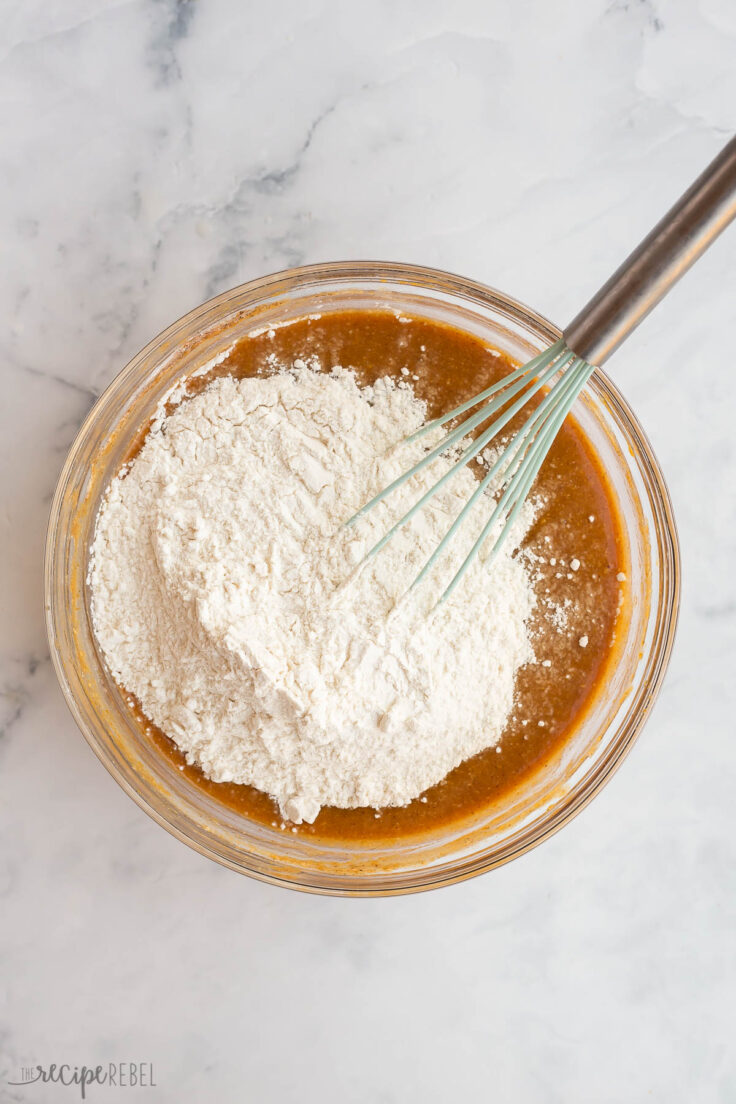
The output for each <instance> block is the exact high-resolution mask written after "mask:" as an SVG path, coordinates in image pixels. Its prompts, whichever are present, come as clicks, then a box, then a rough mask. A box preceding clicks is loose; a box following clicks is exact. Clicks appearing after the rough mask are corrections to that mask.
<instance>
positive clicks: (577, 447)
mask: <svg viewBox="0 0 736 1104" xmlns="http://www.w3.org/2000/svg"><path fill="white" fill-rule="evenodd" d="M270 354H274V355H275V357H276V358H277V359H278V361H280V362H286V363H289V362H291V361H293V360H294V359H295V358H297V357H303V358H305V357H309V356H312V355H316V356H317V357H318V358H319V360H320V362H321V363H322V365H323V367H324V369H325V370H327V371H329V370H330V369H331V368H332V367H333V366H337V365H341V366H343V367H349V368H353V369H355V371H356V372H357V374H358V377H359V379H360V381H361V382H363V383H372V382H373V381H374V380H376V379H377V378H379V377H380V376H385V375H393V376H396V377H401V375H402V369H408V372H409V378H410V379H411V382H412V386H413V388H414V391H415V393H416V394H417V395H418V396H419V397H420V398H422V399H425V400H426V401H427V404H428V417H434V416H436V415H438V414H440V413H442V412H443V411H446V410H448V409H451V408H452V407H454V406H457V405H458V404H459V403H461V402H463V401H464V400H465V399H467V398H470V397H471V396H472V395H474V394H476V393H477V392H479V391H481V390H482V389H483V388H485V387H487V386H488V385H489V384H490V383H492V382H494V380H496V379H497V378H499V377H501V376H502V375H505V374H506V373H508V372H509V371H511V370H512V368H513V367H514V365H513V364H511V363H510V362H509V361H508V360H507V359H506V358H504V357H503V356H494V355H492V352H491V350H489V348H488V346H487V345H485V344H484V343H483V342H482V341H481V340H480V339H479V338H477V337H475V336H473V335H470V334H468V333H465V332H462V331H460V330H457V329H455V328H454V327H451V326H447V325H444V324H441V323H437V322H434V321H430V320H427V319H422V318H412V319H411V320H410V321H406V316H403V320H402V319H400V318H399V317H397V316H396V315H395V314H394V313H392V312H391V311H374V310H364V311H355V310H351V311H335V312H332V313H328V314H324V315H323V316H321V317H318V318H304V319H300V320H298V321H297V322H294V323H292V324H290V325H288V326H284V327H280V328H277V329H276V330H275V331H271V332H270V333H269V332H268V331H266V332H263V333H261V334H257V335H255V336H249V337H247V338H244V339H242V340H241V341H240V342H239V343H238V344H237V345H236V347H235V348H234V349H233V350H232V352H231V353H230V355H229V357H228V358H227V360H226V361H225V362H224V363H222V364H221V365H219V366H218V368H217V369H216V370H215V372H214V373H213V374H212V375H210V376H208V377H206V378H205V379H202V380H198V381H197V382H196V389H199V388H200V387H203V386H206V384H207V382H209V380H211V379H212V378H213V375H224V374H234V375H237V376H250V375H255V374H259V373H263V372H264V371H267V357H268V356H269V355H270ZM194 389H195V387H193V388H191V389H190V390H194ZM512 427H513V423H512ZM533 493H534V494H535V496H537V497H538V498H539V499H540V500H541V502H542V503H543V505H542V506H541V508H540V509H539V511H538V515H537V519H536V522H535V524H534V526H533V528H532V530H531V531H530V532H529V534H528V535H527V537H526V539H525V542H524V547H525V548H527V549H529V550H531V551H533V552H534V553H535V554H536V555H537V556H538V557H540V560H538V561H534V565H535V567H534V569H535V573H536V575H538V578H537V579H536V581H535V589H536V593H537V597H538V608H537V611H536V614H535V616H534V620H533V623H532V625H531V633H532V639H533V642H534V648H535V652H536V654H537V658H538V661H539V662H537V663H535V664H531V665H529V666H527V667H525V668H523V669H522V670H521V671H520V672H519V675H518V677H517V685H516V705H515V709H514V713H513V715H512V717H511V719H510V720H509V723H508V726H507V728H506V731H505V733H504V736H503V739H502V742H501V745H500V752H499V751H497V749H496V748H490V749H489V750H487V751H485V752H482V753H481V754H480V755H477V756H475V757H474V758H473V759H470V760H468V761H467V762H465V763H463V764H461V765H460V766H459V767H457V768H456V769H455V770H454V771H452V772H451V774H449V775H448V776H447V778H446V779H445V780H444V781H443V782H441V783H440V784H439V785H437V786H435V787H433V788H432V789H431V790H429V791H427V793H426V794H424V795H423V796H422V798H421V799H420V800H417V801H414V802H412V803H411V804H410V805H408V806H406V807H404V808H391V809H383V810H381V812H380V813H379V814H378V815H376V811H375V810H374V809H350V810H346V809H334V808H325V809H323V810H322V811H321V812H320V814H319V815H318V817H317V819H316V820H315V821H314V823H313V824H302V825H300V826H299V828H298V831H299V832H300V833H302V834H305V835H315V836H319V837H322V838H363V839H369V838H370V839H377V838H381V837H387V836H392V837H393V836H396V835H405V834H410V833H415V832H421V831H424V830H427V829H434V828H436V827H437V826H438V825H440V824H441V823H442V824H447V823H448V822H451V821H453V820H456V819H464V818H465V817H467V816H468V815H470V814H472V813H474V812H477V811H478V810H481V809H482V808H483V807H485V806H487V805H489V804H490V803H491V802H494V803H496V802H498V801H499V800H503V796H504V794H505V793H507V792H508V791H510V790H511V789H512V788H515V787H517V786H518V785H519V784H523V782H524V780H525V779H528V778H531V776H532V774H533V773H534V772H535V771H536V770H538V769H539V768H540V766H541V765H542V764H543V763H544V760H545V759H546V758H547V757H549V756H550V755H552V754H554V753H555V751H556V749H558V747H559V745H560V743H561V741H564V740H565V739H566V738H567V737H568V736H569V734H570V732H571V731H572V729H573V728H574V726H575V724H576V719H577V718H578V717H579V716H580V714H581V713H582V712H583V711H584V710H585V709H586V706H587V704H589V702H590V700H591V699H592V697H594V696H595V694H596V691H597V688H598V687H599V686H600V684H601V682H602V680H604V679H605V678H606V673H607V669H608V663H609V660H610V659H611V656H612V654H613V650H614V647H615V640H616V620H617V611H618V609H619V604H620V598H621V589H622V586H625V583H622V581H621V580H620V579H619V578H617V576H618V575H619V573H621V572H622V571H624V570H625V559H624V551H623V549H624V547H625V545H624V541H623V534H622V530H621V522H620V518H619V516H618V513H617V510H616V507H615V504H614V501H613V498H612V494H611V492H610V489H609V486H608V483H607V480H606V477H605V474H604V472H603V471H602V470H601V468H600V465H599V463H598V460H597V458H596V456H595V455H594V453H593V452H592V450H591V448H590V446H589V444H588V443H587V441H586V439H585V437H584V436H583V434H582V432H581V431H580V429H579V428H578V426H577V425H576V423H575V421H574V420H573V419H571V418H568V419H567V421H566V422H565V424H564V426H563V428H562V430H561V432H560V434H559V436H558V438H557V440H556V441H555V443H554V445H553V447H552V449H551V451H550V454H549V456H548V458H547V460H546V461H545V464H544V465H543V468H542V470H541V472H540V475H539V477H538V480H537V482H536V484H535V486H534V489H533ZM553 560H554V561H555V562H552V561H553ZM573 561H579V563H580V568H579V569H578V570H572V567H571V565H572V563H573ZM559 607H563V609H564V618H563V620H564V627H562V630H561V631H558V630H557V628H556V627H555V624H554V623H553V621H552V615H553V612H554V609H555V608H559ZM565 607H566V608H565ZM581 639H582V640H584V641H586V643H585V646H582V645H581ZM545 659H549V660H550V661H552V662H551V664H550V665H549V666H545V665H543V663H542V661H543V660H545ZM458 677H462V672H459V673H458ZM141 722H142V723H143V724H145V726H146V729H147V731H150V733H151V737H152V739H154V740H155V742H156V744H157V746H158V747H159V748H160V750H161V751H162V753H163V754H165V755H166V756H168V757H169V758H171V759H172V760H173V761H175V762H176V763H177V765H179V766H180V767H181V768H182V769H183V772H184V774H185V776H186V777H187V778H188V779H190V780H191V781H192V783H193V784H195V785H197V786H200V787H202V788H203V789H204V790H206V791H207V792H208V793H209V794H211V795H212V796H213V797H215V798H216V799H217V800H219V801H222V802H224V803H225V804H226V805H228V806H231V807H232V808H234V809H236V810H238V811H239V812H241V813H243V814H244V815H246V816H248V817H251V818H254V819H257V820H261V821H264V822H266V823H268V824H271V823H274V822H276V823H280V820H281V818H280V816H279V815H278V812H277V810H276V806H275V805H274V803H273V801H272V800H271V798H269V797H268V796H267V795H266V794H263V793H260V792H258V791H257V790H255V789H253V788H252V787H249V786H241V785H235V784H232V783H216V782H211V781H209V780H208V779H206V778H204V776H203V775H202V773H201V772H200V771H199V769H198V768H196V767H192V766H189V765H187V764H186V763H185V761H184V758H183V756H182V755H181V753H180V752H179V751H178V749H177V748H176V746H175V745H174V744H173V743H172V741H170V740H169V739H168V737H167V736H165V735H164V734H163V733H162V732H161V731H160V730H158V729H156V728H155V726H153V725H151V724H150V722H149V721H148V720H147V719H145V718H143V717H141ZM540 722H542V723H541V724H540Z"/></svg>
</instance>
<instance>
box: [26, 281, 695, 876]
mask: <svg viewBox="0 0 736 1104" xmlns="http://www.w3.org/2000/svg"><path fill="white" fill-rule="evenodd" d="M376 307H389V308H392V309H399V310H402V311H405V312H406V313H407V314H415V315H422V316H425V317H429V318H433V319H437V320H440V321H445V322H449V323H451V324H453V325H455V326H457V327H459V328H460V329H465V330H468V331H471V332H473V333H475V334H477V335H479V336H480V337H482V338H483V339H484V340H485V341H487V342H488V343H489V344H490V345H492V346H494V347H495V348H498V349H501V350H503V351H504V352H506V353H508V354H509V355H510V356H511V357H512V358H514V359H516V360H519V361H524V360H527V359H529V358H530V357H531V356H533V355H534V354H535V353H537V352H539V351H540V350H541V349H543V348H544V347H546V346H547V345H549V344H550V343H551V342H553V341H556V340H557V339H558V338H559V336H560V333H559V331H558V330H557V329H556V328H555V327H554V326H553V325H551V323H549V322H547V321H546V320H545V319H544V318H541V317H540V316H539V315H538V314H535V313H534V312H533V311H530V310H529V309H528V308H527V307H524V306H522V305H521V304H520V303H517V302H515V301H514V300H513V299H509V298H508V297H507V296H505V295H502V294H501V293H500V292H497V291H494V290H492V289H491V288H488V287H485V286H483V285H482V284H478V283H475V282H473V281H472V280H465V279H462V278H460V277H458V276H453V275H450V274H448V273H445V272H439V271H436V270H432V269H426V268H419V267H415V266H410V265H401V264H385V263H378V262H355V263H351V262H344V263H342V262H340V263H334V264H323V265H313V266H309V267H305V268H296V269H291V270H289V271H287V272H281V273H277V274H275V275H273V276H267V277H265V278H264V279H261V280H255V281H252V282H251V283H248V284H244V285H243V286H242V287H238V288H235V289H234V290H232V291H228V292H225V293H224V294H223V295H219V296H217V298H215V299H211V300H210V301H209V302H208V303H205V304H203V305H202V306H200V307H197V308H196V309H195V310H193V311H191V312H190V313H189V314H187V315H186V316H185V317H184V318H182V319H180V321H178V322H175V323H174V324H173V325H172V326H170V327H169V328H168V329H167V330H165V331H164V333H162V334H161V335H160V336H159V337H157V338H156V339H155V340H154V341H152V342H151V343H150V345H148V346H147V347H146V348H145V349H143V351H142V352H140V353H139V354H138V355H137V356H136V357H134V358H133V360H132V361H131V362H130V363H129V364H128V366H127V367H126V368H125V369H124V370H123V371H122V372H121V373H120V375H119V376H117V378H116V379H115V380H113V382H112V383H111V384H110V386H109V387H108V389H107V390H106V391H105V393H104V394H103V395H102V397H101V398H100V399H99V400H98V402H97V403H96V405H95V406H94V408H93V410H92V411H91V413H90V414H89V416H88V417H87V419H86V421H85V422H84V424H83V426H82V428H81V429H80V431H79V433H78V435H77V438H76V440H75V442H74V444H73V446H72V448H71V451H70V453H69V456H68V457H67V460H66V463H65V464H64V468H63V471H62V473H61V476H60V479H59V484H58V487H57V489H56V493H55V495H54V500H53V505H52V508H51V518H50V521H49V531H48V540H47V547H46V568H45V598H46V615H47V623H48V633H49V640H50V644H51V655H52V657H53V662H54V666H55V668H56V673H57V675H58V678H59V682H60V683H61V687H62V690H63V692H64V695H65V697H66V700H67V702H68V704H69V707H70V709H71V711H72V713H73V714H74V717H75V720H76V722H77V724H78V725H79V727H80V729H81V730H82V732H83V733H84V736H85V737H86V739H87V741H88V742H89V744H90V745H91V747H92V748H93V750H94V751H95V753H96V754H97V756H98V757H99V758H100V759H101V760H102V762H103V763H104V764H105V766H106V767H107V769H108V770H109V771H110V773H111V774H112V775H113V777H114V778H116V779H117V781H118V782H119V783H120V785H121V786H122V787H123V789H124V790H126V791H127V793H128V794H130V796H131V797H132V798H133V799H134V800H135V801H137V802H138V804H139V805H140V806H141V808H143V809H145V811H146V812H147V813H148V814H149V815H150V816H152V817H153V819H154V820H156V821H158V823H159V824H161V825H162V826H163V827H165V828H167V829H168V831H169V832H171V833H172V834H173V835H175V836H177V837H178V838H179V839H180V840H182V841H183V842H185V843H187V844H189V846H190V847H193V848H195V849H196V850H197V851H199V852H200V853H201V854H203V855H207V856H208V857H210V858H212V859H216V860H217V861H218V862H220V863H223V864H224V865H225V866H229V867H231V868H232V869H233V870H239V871H242V872H243V873H246V874H250V875H252V876H253V877H256V878H261V879H263V880H264V881H269V882H274V883H276V884H279V885H283V886H290V887H292V888H298V889H303V890H309V891H313V892H318V893H332V894H339V895H346V896H361V895H384V894H396V893H407V892H411V891H416V890H421V889H429V888H431V887H434V886H441V885H447V884H449V883H451V882H456V881H459V880H461V879H464V878H469V877H471V876H472V875H474V874H480V873H482V872H483V871H486V870H490V869H491V868H493V867H495V866H499V865H500V864H501V863H505V862H508V861H509V860H510V859H513V858H515V857H516V856H517V855H521V854H523V853H524V852H525V851H527V850H528V849H529V848H530V847H533V846H534V845H535V844H537V843H540V842H541V841H542V840H544V839H546V838H547V836H550V835H551V834H552V833H553V832H556V831H557V830H558V829H559V828H561V827H562V825H563V824H565V823H566V822H567V821H568V820H570V819H571V818H572V817H574V816H575V815H576V814H577V813H578V812H580V810H581V809H582V808H583V806H584V805H586V804H587V802H588V801H590V799H591V798H592V797H593V796H594V795H595V794H596V793H597V792H598V790H600V788H601V787H602V786H603V785H604V783H605V782H606V781H607V780H608V778H610V776H611V774H612V773H613V771H614V770H615V769H616V767H617V766H618V765H619V763H620V762H621V760H622V759H623V758H624V756H625V755H626V753H627V751H628V750H629V748H630V747H631V745H632V744H633V742H634V740H635V739H636V737H637V735H638V734H639V732H640V730H641V728H642V725H643V724H644V721H645V720H646V718H647V716H648V714H649V712H650V710H651V708H652V705H653V703H654V700H655V698H656V695H657V692H658V690H659V687H660V685H661V683H662V678H663V676H664V672H665V669H666V666H667V661H668V659H669V655H670V651H671V648H672V642H673V637H674V632H675V623H676V619H677V608H678V596H679V554H678V544H677V535H676V530H675V522H674V518H673V514H672V507H671V504H670V499H669V495H668V492H667V488H666V486H665V483H664V479H663V478H662V473H661V471H660V469H659V465H658V463H657V460H656V458H655V456H654V454H653V452H652V449H651V447H650V445H649V442H648V441H647V439H646V437H645V435H644V433H643V432H642V430H641V427H640V426H639V424H638V422H637V420H636V418H635V417H634V414H633V413H632V411H631V410H630V408H629V407H628V405H627V403H626V402H625V400H624V399H623V398H622V396H621V395H620V394H619V392H618V391H617V390H616V388H615V387H614V386H613V384H612V383H611V381H610V380H609V379H608V377H607V376H606V375H605V374H604V373H603V372H600V371H596V372H595V373H594V375H593V377H592V379H591V381H590V384H589V386H588V387H587V388H586V389H585V392H584V393H583V395H582V396H581V398H580V399H579V400H578V401H577V402H576V404H575V409H574V415H575V417H576V418H577V420H578V423H579V425H580V426H581V427H582V429H583V430H584V432H585V433H586V434H587V436H588V438H589V439H590V441H591V442H592V444H593V446H594V447H595V449H596V450H597V452H598V454H599V456H600V457H601V458H602V461H603V464H604V466H605V468H606V470H607V472H608V475H609V478H610V481H611V486H612V488H613V493H614V494H615V496H616V497H617V499H618V504H619V509H620V511H621V515H622V517H623V520H624V523H625V526H626V532H627V539H628V544H629V548H628V557H629V570H628V579H629V584H628V585H629V587H630V592H631V598H632V601H631V603H630V608H629V610H628V624H627V625H626V626H625V632H624V633H623V637H622V639H621V646H620V648H619V649H618V653H617V656H616V660H615V663H614V664H613V668H612V671H611V674H610V677H609V678H608V680H607V682H606V684H605V686H604V687H603V688H602V689H601V690H600V692H599V693H598V695H597V697H596V698H595V699H594V700H593V701H592V702H591V703H590V704H589V706H588V708H587V711H586V712H585V714H584V715H583V716H581V717H580V719H579V723H578V724H577V726H576V728H575V731H574V732H573V733H572V735H571V737H570V739H569V740H568V741H567V742H566V743H565V744H564V746H563V747H562V748H561V749H560V750H559V752H558V753H557V754H556V755H555V756H554V757H553V758H552V759H551V760H550V761H548V762H547V763H546V764H545V766H544V767H543V768H542V769H541V770H539V771H538V772H537V773H536V774H535V775H534V776H533V777H532V778H531V779H530V780H527V781H526V782H525V783H524V784H523V785H521V786H520V787H519V788H518V789H517V790H516V791H514V792H513V793H512V794H511V795H507V796H506V798H505V799H504V801H503V803H502V804H501V805H500V807H499V806H494V807H489V809H488V810H487V811H485V812H484V813H483V814H479V815H477V816H475V817H473V818H472V819H470V820H468V821H464V822H462V823H458V824H453V825H452V826H451V827H446V826H445V827H444V828H443V829H442V830H439V831H437V832H435V833H434V834H425V835H422V836H417V837H405V838H399V839H396V840H389V841H380V842H378V843H377V842H375V841H369V842H366V843H360V842H356V841H350V842H349V843H347V842H345V843H335V842H324V841H320V840H319V839H314V838H310V837H308V836H301V835H299V834H292V833H291V832H282V831H280V830H278V828H275V829H274V828H272V827H267V826H265V825H264V824H261V823H257V822H255V821H251V820H248V819H247V818H245V817H244V816H242V815H239V814H238V813H236V812H234V811H233V810H232V809H229V808H228V807H226V806H225V805H224V804H220V803H219V802H218V801H217V800H215V799H214V798H212V797H210V796H209V795H208V794H207V793H205V792H204V791H203V790H202V789H201V788H199V787H198V786H196V784H194V783H193V782H191V781H190V780H188V779H187V778H186V777H185V776H184V775H183V774H182V772H181V771H179V770H178V769H177V768H176V766H175V764H174V763H173V762H171V761H170V760H169V759H168V758H167V757H165V756H164V755H162V754H161V752H160V751H159V750H157V748H156V747H155V746H154V745H153V744H152V742H151V741H150V740H149V739H147V738H146V736H145V734H144V732H143V730H142V727H141V725H140V723H139V722H138V720H137V719H136V717H135V716H134V714H133V713H132V711H131V708H130V706H129V705H128V703H127V702H126V700H125V698H124V696H123V694H122V693H121V691H120V690H119V688H118V687H117V685H116V684H115V682H114V680H113V679H112V678H111V676H110V675H109V674H108V672H107V669H106V667H105V665H104V663H103V661H102V658H101V655H100V654H99V652H98V650H97V647H96V643H95V639H94V636H93V632H92V625H91V619H90V596H89V592H88V586H87V581H86V580H87V567H88V555H89V547H90V542H91V538H92V534H93V529H94V524H95V519H96V516H97V511H98V507H99V504H100V500H101V497H102V495H103V493H104V491H105V488H106V487H107V484H108V483H109V481H110V479H111V478H112V477H113V476H114V475H115V474H116V472H117V471H118V469H119V467H120V465H121V464H122V463H123V461H124V459H125V457H126V455H127V454H128V453H129V451H130V449H131V447H132V446H134V444H135V442H136V440H139V439H140V434H141V432H142V431H143V430H144V429H145V427H146V426H147V424H148V422H149V419H150V418H151V416H152V415H153V412H154V410H155V408H156V405H157V403H158V402H159V400H160V399H161V397H162V396H164V395H165V394H167V393H168V392H169V391H170V390H171V388H172V386H173V385H174V384H175V383H176V381H177V380H180V379H182V378H184V377H186V376H188V375H189V374H190V373H192V372H193V371H195V370H196V369H197V368H198V367H199V366H201V365H203V364H205V363H206V362H208V361H210V360H211V359H212V358H213V357H215V356H217V354H218V353H219V352H221V351H222V350H224V349H225V348H227V347H228V346H229V345H230V344H231V343H232V342H233V340H234V339H235V338H237V337H238V336H240V335H243V334H245V333H247V332H248V331H250V330H252V329H254V328H256V327H261V326H264V325H268V324H271V323H274V322H283V321H284V320H286V319H288V318H294V317H298V316H300V315H305V314H311V313H318V312H322V313H324V312H326V311H330V310H337V309H344V308H352V309H359V308H376Z"/></svg>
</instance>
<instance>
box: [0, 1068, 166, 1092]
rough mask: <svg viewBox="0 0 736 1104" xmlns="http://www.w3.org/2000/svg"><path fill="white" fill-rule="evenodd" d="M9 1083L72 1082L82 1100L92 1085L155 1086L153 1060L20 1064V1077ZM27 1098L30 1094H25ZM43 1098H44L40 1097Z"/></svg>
mask: <svg viewBox="0 0 736 1104" xmlns="http://www.w3.org/2000/svg"><path fill="white" fill-rule="evenodd" d="M7 1083H8V1084H9V1085H16V1086H18V1085H19V1086H23V1087H30V1086H31V1085H36V1084H43V1085H65V1086H67V1087H69V1086H74V1085H76V1086H77V1088H78V1090H79V1094H80V1097H81V1099H82V1100H86V1099H87V1090H88V1089H89V1088H90V1087H91V1086H92V1085H100V1086H105V1087H107V1088H116V1089H155V1088H156V1080H155V1077H154V1072H153V1062H108V1063H107V1064H106V1065H98V1066H73V1065H70V1064H69V1063H68V1062H61V1063H58V1062H52V1063H51V1064H50V1065H48V1066H41V1065H35V1066H21V1068H20V1076H19V1077H18V1078H17V1079H16V1080H14V1081H8V1082H7ZM29 1099H30V1097H29ZM44 1099H45V1098H44Z"/></svg>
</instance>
